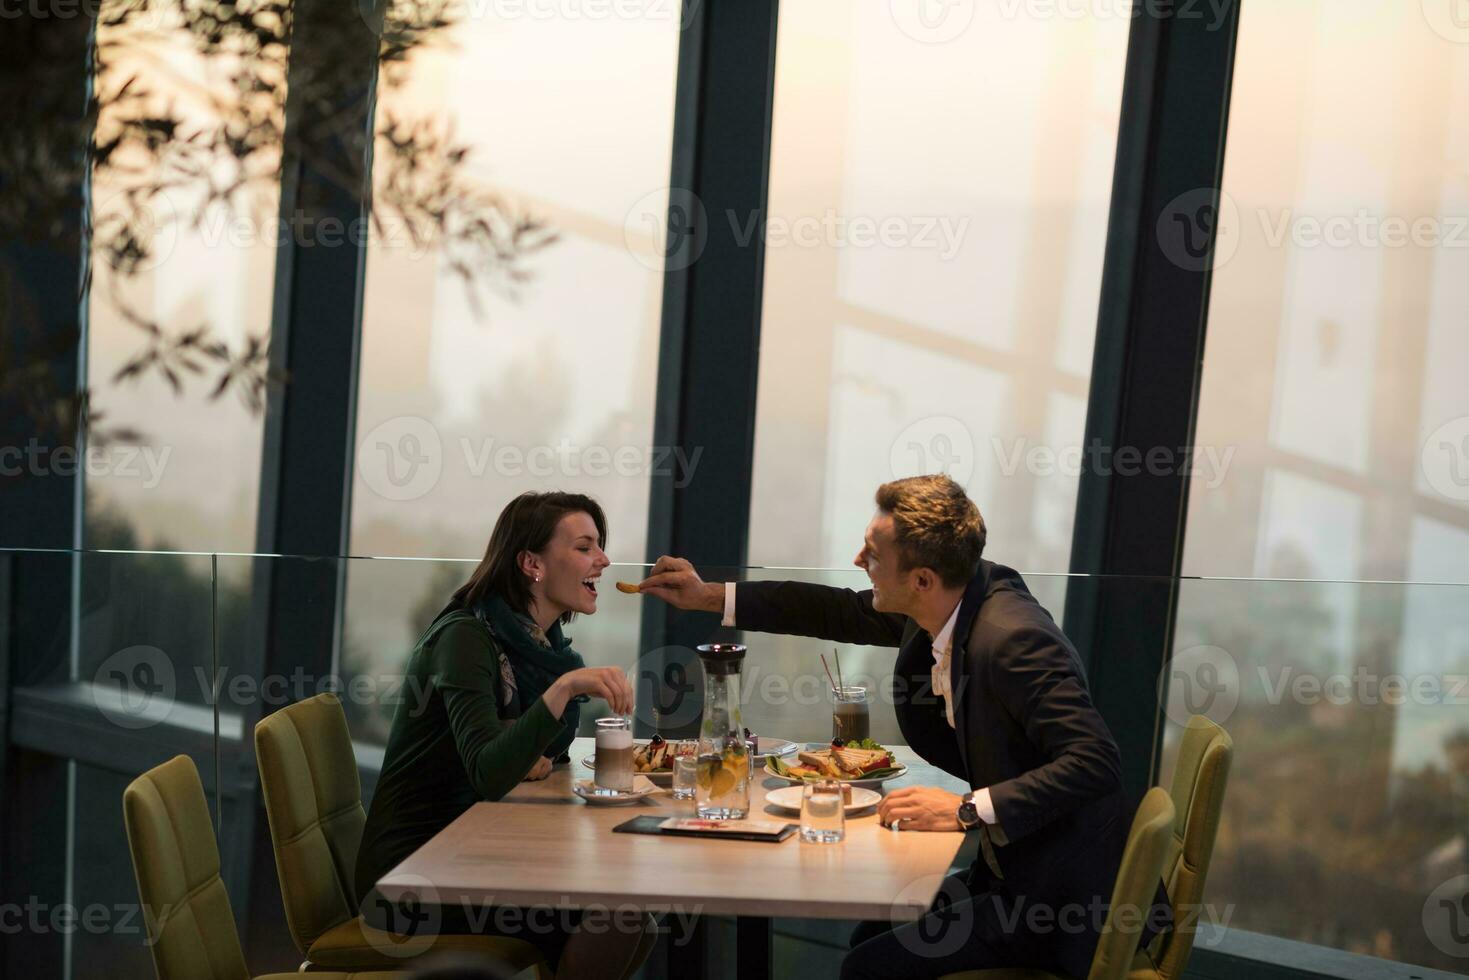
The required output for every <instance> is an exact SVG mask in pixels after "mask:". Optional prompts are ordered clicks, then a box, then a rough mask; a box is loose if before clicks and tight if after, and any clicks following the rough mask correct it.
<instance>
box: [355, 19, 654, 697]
mask: <svg viewBox="0 0 1469 980" xmlns="http://www.w3.org/2000/svg"><path fill="white" fill-rule="evenodd" d="M634 8H636V9H633V8H627V7H625V6H624V7H618V8H616V9H615V10H614V9H613V8H606V9H605V10H602V11H600V12H598V11H594V10H592V9H591V8H590V7H589V8H586V9H585V10H582V9H581V8H580V7H560V8H557V10H555V11H552V10H550V8H546V7H542V8H534V9H533V7H532V6H527V7H526V8H524V9H523V10H521V11H520V14H521V15H520V16H502V17H494V16H491V14H490V12H489V9H488V8H486V10H485V11H481V12H480V13H479V14H475V13H474V12H473V10H471V13H470V15H469V16H468V17H466V18H465V19H464V20H463V21H462V22H461V23H460V24H459V25H458V26H457V27H455V28H454V29H453V31H452V32H451V37H450V38H449V43H447V44H444V45H439V46H436V47H435V48H434V49H433V50H424V51H420V52H418V53H416V54H415V56H414V61H413V63H412V65H411V72H412V75H411V78H410V80H409V82H408V84H407V85H406V86H405V87H404V88H403V89H402V90H401V91H399V92H398V93H396V94H395V95H394V96H393V98H394V99H395V100H397V101H384V102H382V103H380V104H379V106H378V122H379V127H380V128H381V127H382V126H383V125H384V124H385V123H386V122H387V120H388V119H389V118H391V116H392V114H394V113H399V114H401V115H403V116H413V117H419V118H422V117H427V118H430V119H433V120H434V121H435V122H436V124H437V125H441V126H443V127H444V128H445V129H450V128H452V131H453V133H454V135H455V138H456V139H458V140H459V141H460V142H462V143H464V144H466V145H468V146H469V147H470V149H471V154H470V156H469V157H468V158H467V160H466V164H465V165H466V167H467V168H468V170H469V172H470V174H471V175H472V177H473V178H474V179H475V180H476V181H477V182H478V184H479V185H481V186H483V187H484V188H486V189H487V190H488V191H489V192H491V193H494V194H496V195H499V196H500V197H501V198H502V199H503V200H504V201H506V202H507V203H508V204H509V206H511V207H513V208H515V209H517V210H520V211H523V212H525V213H528V214H531V215H534V216H536V217H538V218H540V219H542V220H543V221H545V222H547V223H548V224H549V226H550V227H551V228H552V229H554V231H555V232H556V233H557V235H558V236H559V237H558V239H557V241H555V242H554V243H553V244H551V245H549V246H548V247H546V248H544V249H541V250H539V251H536V252H533V253H531V254H530V255H529V256H528V257H527V259H526V261H525V262H524V265H523V267H524V269H525V271H527V272H528V273H529V274H530V277H529V279H528V280H527V281H525V282H524V283H519V284H512V283H506V282H503V281H501V282H499V283H497V288H496V289H494V290H490V291H487V292H486V291H478V292H477V293H476V294H475V295H477V296H478V300H479V301H480V302H481V303H482V304H483V307H482V309H481V310H480V311H479V313H480V314H482V315H479V314H477V312H476V310H475V307H474V300H473V299H472V294H471V293H470V292H469V291H467V290H466V288H465V284H464V282H463V281H462V279H461V278H460V277H458V276H457V275H455V274H454V272H453V270H452V268H451V267H450V264H449V262H448V261H447V260H446V259H445V258H444V257H443V256H442V255H440V254H437V253H435V252H427V253H423V254H420V253H419V252H418V251H417V250H415V249H414V248H412V247H411V246H410V244H409V243H408V242H407V240H406V239H403V238H396V239H395V238H393V237H391V236H389V237H387V238H384V237H383V236H378V237H375V238H374V240H373V242H372V243H371V245H370V246H369V253H368V261H367V283H366V290H365V298H364V314H363V341H362V363H361V373H360V376H359V378H360V380H359V396H358V416H357V460H356V467H355V470H354V480H353V486H352V517H351V551H352V553H353V554H356V555H393V556H408V557H448V558H467V559H478V558H479V557H480V556H481V555H482V554H483V552H484V547H485V542H486V541H487V540H488V539H489V535H490V530H491V528H492V527H493V525H494V521H495V518H496V516H498V514H499V512H500V510H501V508H502V507H503V506H504V505H505V504H506V503H507V502H508V501H509V500H510V499H511V498H512V497H513V496H515V495H516V494H518V493H521V492H523V491H526V490H553V489H555V490H571V491H579V492H584V493H588V494H590V495H592V496H593V497H594V498H596V499H597V500H598V501H599V502H600V503H601V504H602V506H603V508H604V509H605V510H606V512H607V518H608V525H609V540H608V551H609V553H610V554H611V555H612V557H614V558H615V559H618V560H621V561H641V560H642V559H643V550H644V547H645V541H646V537H647V510H648V488H649V485H650V479H649V473H648V470H649V467H650V466H652V465H654V464H655V463H656V460H654V459H653V458H652V454H651V453H650V451H649V447H650V445H651V441H652V431H653V397H654V392H655V389H656V377H657V366H658V365H657V358H658V344H659V317H660V308H661V298H662V289H663V277H662V263H661V257H660V253H659V252H658V250H657V248H656V247H655V241H654V238H653V234H652V231H651V229H652V227H653V226H651V225H649V224H648V222H647V221H646V220H645V219H646V217H647V216H650V215H656V216H658V217H659V220H661V216H662V215H663V213H664V209H665V208H666V202H667V184H668V168H669V160H670V159H671V154H672V129H673V95H674V82H675V73H676V71H675V70H676V64H677V52H678V36H679V35H678V28H679V23H678V20H677V18H676V16H674V14H675V13H676V11H677V5H676V4H675V5H672V6H671V7H670V6H668V5H660V4H651V5H634ZM496 9H499V8H496ZM505 12H506V13H507V14H508V13H509V8H508V7H507V8H505ZM623 14H636V16H626V17H624V16H622V15H623ZM381 176H382V172H381V168H379V169H378V177H379V179H381ZM472 568H473V565H472V564H461V563H453V562H438V563H428V564H422V565H419V566H414V565H413V563H409V562H377V563H371V562H354V563H352V564H351V565H350V566H348V580H347V607H346V630H345V632H344V637H345V640H344V643H345V646H344V649H345V651H346V660H347V665H348V667H349V669H350V670H352V671H354V672H360V673H378V672H383V671H390V670H397V669H400V668H401V663H402V660H403V658H404V656H405V655H406V652H407V650H408V649H409V648H410V647H411V645H412V642H413V639H414V638H415V637H416V636H417V634H418V632H419V631H420V630H421V629H422V628H423V627H424V626H425V625H426V622H423V621H421V620H422V617H423V615H424V610H428V612H427V615H429V616H431V615H432V613H433V612H436V611H437V610H438V609H440V608H442V606H443V604H444V603H445V602H446V601H447V599H448V596H449V594H450V593H451V592H452V591H453V589H454V588H456V587H457V586H458V585H459V584H461V583H462V582H463V581H464V579H465V578H467V577H468V574H469V572H470V571H471V570H472ZM429 607H432V609H430V608H429ZM619 611H621V612H623V613H625V615H626V620H625V621H620V622H618V623H615V624H614V623H607V624H603V623H600V622H599V626H604V625H605V626H607V627H611V626H620V627H621V628H622V629H624V630H626V631H629V632H630V635H634V636H635V635H636V632H637V615H636V612H637V610H636V609H635V608H634V607H633V605H632V604H620V605H609V609H608V610H607V611H605V612H604V613H603V614H602V616H600V617H598V618H599V620H606V619H614V618H616V616H617V614H618V612H619Z"/></svg>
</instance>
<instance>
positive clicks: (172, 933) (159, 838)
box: [122, 755, 396, 980]
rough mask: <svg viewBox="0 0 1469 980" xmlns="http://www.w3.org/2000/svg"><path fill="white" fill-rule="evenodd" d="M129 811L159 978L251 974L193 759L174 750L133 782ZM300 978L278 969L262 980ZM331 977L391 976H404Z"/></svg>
mask: <svg viewBox="0 0 1469 980" xmlns="http://www.w3.org/2000/svg"><path fill="white" fill-rule="evenodd" d="M122 815H123V823H124V824H125V825H126V827H127V836H128V850H129V851H131V852H132V857H133V874H134V876H135V877H136V878H137V881H138V897H139V899H141V901H142V904H143V918H144V921H145V923H146V924H147V927H148V945H149V947H150V948H151V949H152V951H153V966H154V968H155V969H156V970H157V972H158V980H249V976H250V974H249V973H248V972H247V971H246V969H245V954H244V952H243V951H242V950H241V949H240V936H239V934H238V933H237V932H236V931H235V917H234V913H233V912H232V911H231V910H230V899H229V895H228V893H226V891H225V888H224V882H223V880H221V879H220V877H219V845H218V843H217V842H216V841H215V839H214V825H213V824H212V823H211V822H210V819H209V805H208V804H207V803H205V802H204V785H203V784H202V783H201V782H200V781H199V770H198V769H196V768H195V767H194V762H193V760H192V759H190V758H189V757H188V756H184V755H179V756H174V758H172V759H170V760H169V761H168V762H165V763H164V764H163V765H161V766H159V767H157V768H156V769H150V770H149V771H147V772H145V773H143V775H141V776H139V777H138V778H137V779H135V780H133V781H132V783H131V784H130V785H129V786H128V788H127V789H126V790H125V791H124V792H123V794H122ZM294 976H296V974H294V973H272V974H270V976H269V977H262V978H260V980H286V978H288V977H294ZM317 976H319V977H323V978H325V977H327V974H317ZM330 976H332V977H336V978H339V980H351V978H356V980H389V978H391V977H394V976H396V974H394V973H391V972H379V973H333V974H331V975H330Z"/></svg>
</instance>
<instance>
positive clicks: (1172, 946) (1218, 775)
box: [949, 715, 1234, 980]
mask: <svg viewBox="0 0 1469 980" xmlns="http://www.w3.org/2000/svg"><path fill="white" fill-rule="evenodd" d="M1233 758H1234V742H1233V740H1231V739H1230V737H1229V733H1228V732H1226V731H1225V730H1224V729H1223V728H1221V727H1219V726H1218V725H1217V724H1215V723H1214V722H1212V721H1210V720H1209V719H1208V718H1205V717H1204V716H1203V715H1194V716H1193V717H1191V718H1190V719H1189V721H1188V725H1187V726H1186V727H1185V728H1184V732H1183V743H1182V745H1180V746H1179V750H1178V762H1177V764H1176V765H1175V766H1174V769H1173V783H1172V789H1171V791H1170V794H1169V795H1170V796H1171V798H1172V801H1173V809H1174V812H1175V817H1174V821H1173V826H1172V828H1171V831H1172V832H1171V833H1170V834H1169V835H1168V848H1167V853H1166V854H1165V855H1164V860H1163V866H1162V872H1161V874H1162V878H1163V883H1164V886H1165V887H1166V889H1167V891H1168V904H1169V905H1171V906H1172V908H1173V928H1171V929H1168V930H1166V931H1165V932H1163V933H1162V934H1160V935H1158V936H1155V937H1154V938H1153V941H1152V942H1151V943H1149V944H1148V946H1147V948H1146V949H1140V950H1137V952H1136V953H1135V954H1133V955H1132V962H1131V966H1130V968H1125V969H1121V972H1116V971H1117V970H1118V968H1119V967H1118V962H1119V961H1117V960H1116V959H1115V957H1114V958H1112V959H1110V960H1109V961H1108V962H1107V964H1105V965H1106V967H1107V969H1108V972H1102V973H1098V972H1097V970H1098V967H1099V965H1100V964H1101V959H1100V958H1101V956H1102V951H1103V947H1102V946H1098V947H1097V957H1098V959H1096V960H1093V962H1092V969H1091V973H1089V974H1088V980H1102V978H1107V980H1111V978H1114V977H1115V978H1123V977H1125V978H1127V980H1181V978H1182V977H1183V971H1184V969H1185V968H1186V967H1187V966H1188V958H1189V954H1190V953H1192V952H1193V948H1194V934H1195V932H1196V931H1197V928H1198V917H1199V910H1200V909H1201V908H1202V905H1203V900H1204V882H1205V880H1206V879H1207V878H1208V875H1209V861H1210V859H1211V858H1212V857H1213V855H1214V840H1215V838H1217V837H1218V835H1219V818H1220V816H1221V815H1222V814H1223V812H1224V788H1225V785H1226V784H1227V783H1228V782H1229V765H1230V762H1231V760H1232V759H1233ZM1161 792H1162V790H1161V789H1157V788H1154V789H1152V790H1149V791H1148V795H1149V796H1152V795H1153V794H1155V793H1161ZM1143 802H1144V804H1146V803H1147V799H1146V798H1145V799H1144V800H1143ZM1139 819H1141V811H1139ZM1137 832H1138V824H1137V822H1136V821H1135V822H1134V823H1133V827H1132V833H1133V834H1134V835H1136V834H1137ZM1131 849H1132V841H1131V840H1130V839H1129V842H1128V851H1129V852H1131ZM1125 861H1126V858H1124V864H1125ZM1121 880H1122V873H1121V872H1119V873H1118V882H1119V886H1120V883H1121ZM1113 900H1114V901H1116V899H1115V898H1114V899H1113ZM1048 976H1050V975H1049V974H1046V973H1043V972H1040V971H1036V970H975V971H970V972H968V973H961V974H954V975H953V977H952V978H949V980H957V978H959V977H964V978H966V980H981V978H982V980H1036V978H1041V977H1048Z"/></svg>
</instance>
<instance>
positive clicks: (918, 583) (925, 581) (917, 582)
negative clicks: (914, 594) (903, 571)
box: [913, 568, 939, 592]
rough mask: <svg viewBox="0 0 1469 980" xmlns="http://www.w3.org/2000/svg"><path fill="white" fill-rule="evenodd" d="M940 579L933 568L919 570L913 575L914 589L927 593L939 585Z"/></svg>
mask: <svg viewBox="0 0 1469 980" xmlns="http://www.w3.org/2000/svg"><path fill="white" fill-rule="evenodd" d="M938 581H939V577H938V576H937V575H935V574H934V572H933V569H931V568H919V569H916V570H915V571H914V573H913V587H914V588H915V589H917V590H918V591H919V592H927V591H928V590H929V589H931V588H933V587H934V586H936V585H938Z"/></svg>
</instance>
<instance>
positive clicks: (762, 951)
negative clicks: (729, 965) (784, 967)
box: [735, 915, 775, 980]
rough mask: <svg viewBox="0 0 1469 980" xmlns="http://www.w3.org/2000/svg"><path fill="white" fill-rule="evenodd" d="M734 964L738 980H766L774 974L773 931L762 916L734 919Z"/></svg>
mask: <svg viewBox="0 0 1469 980" xmlns="http://www.w3.org/2000/svg"><path fill="white" fill-rule="evenodd" d="M735 964H736V967H737V968H738V970H739V977H740V980H768V978H769V977H771V976H772V975H773V974H774V972H775V930H774V928H773V927H772V925H771V922H770V919H769V917H767V916H763V915H742V916H739V917H738V918H736V919H735Z"/></svg>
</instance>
